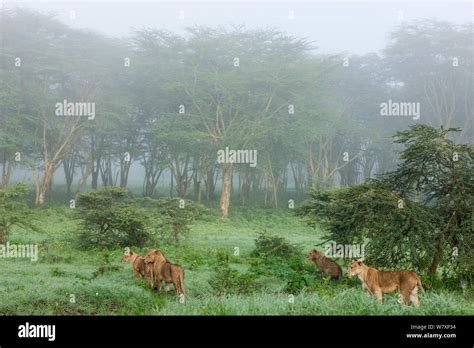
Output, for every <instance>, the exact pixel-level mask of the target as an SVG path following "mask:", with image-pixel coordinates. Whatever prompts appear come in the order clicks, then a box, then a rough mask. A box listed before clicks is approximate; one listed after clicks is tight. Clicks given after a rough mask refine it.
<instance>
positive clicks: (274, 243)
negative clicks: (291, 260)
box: [251, 232, 301, 258]
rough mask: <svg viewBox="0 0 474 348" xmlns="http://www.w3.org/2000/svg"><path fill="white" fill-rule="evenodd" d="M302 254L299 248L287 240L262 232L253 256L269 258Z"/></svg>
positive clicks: (256, 241)
mask: <svg viewBox="0 0 474 348" xmlns="http://www.w3.org/2000/svg"><path fill="white" fill-rule="evenodd" d="M300 254H301V252H300V251H299V250H298V248H297V247H296V246H295V245H293V244H291V243H290V242H288V241H287V240H286V239H285V238H283V237H278V236H273V235H270V234H268V233H267V232H262V233H260V234H259V235H258V237H257V239H256V240H255V249H254V250H253V252H252V254H251V255H252V256H258V257H263V258H267V257H269V256H278V257H291V256H295V255H300Z"/></svg>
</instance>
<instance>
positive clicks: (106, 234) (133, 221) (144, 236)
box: [76, 187, 153, 248]
mask: <svg viewBox="0 0 474 348" xmlns="http://www.w3.org/2000/svg"><path fill="white" fill-rule="evenodd" d="M76 214H77V216H78V218H80V219H81V220H82V222H81V225H80V226H81V227H80V231H79V236H78V238H79V244H80V246H81V247H84V248H91V247H98V248H113V247H126V246H138V247H142V246H143V245H145V243H146V242H147V241H148V240H150V239H151V238H152V236H153V235H152V233H151V232H152V231H151V230H150V229H149V228H148V227H147V222H148V215H147V213H146V211H145V209H143V208H140V207H139V206H138V204H137V200H136V199H134V198H132V197H130V196H129V195H128V192H127V191H126V190H125V189H122V188H117V187H112V188H110V187H109V188H104V189H102V190H99V191H93V192H89V193H81V194H79V195H78V196H77V205H76Z"/></svg>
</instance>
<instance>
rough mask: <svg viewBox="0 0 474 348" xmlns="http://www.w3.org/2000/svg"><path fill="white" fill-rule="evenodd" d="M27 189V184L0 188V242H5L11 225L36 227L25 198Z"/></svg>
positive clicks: (23, 227)
mask: <svg viewBox="0 0 474 348" xmlns="http://www.w3.org/2000/svg"><path fill="white" fill-rule="evenodd" d="M28 191H29V190H28V186H26V185H25V184H15V185H14V186H12V187H10V188H7V189H0V243H4V242H6V240H7V237H8V234H9V232H10V229H11V228H12V227H13V226H18V227H20V228H22V229H26V228H31V229H36V227H35V226H34V224H33V222H32V220H33V219H34V214H33V211H32V210H31V208H30V207H29V206H28V204H27V203H26V200H25V195H26V194H27V193H28Z"/></svg>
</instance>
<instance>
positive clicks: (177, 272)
mask: <svg viewBox="0 0 474 348" xmlns="http://www.w3.org/2000/svg"><path fill="white" fill-rule="evenodd" d="M145 263H147V264H150V265H153V274H154V276H155V281H156V287H155V288H156V289H157V290H158V291H161V286H162V283H163V280H164V281H165V283H166V287H165V291H169V289H170V283H173V285H174V288H175V290H176V292H177V294H178V295H179V296H183V297H184V296H185V292H184V269H183V267H181V266H180V265H177V264H173V263H171V262H169V261H168V259H167V258H166V257H165V256H164V255H163V253H162V252H161V251H159V250H150V251H149V252H148V253H147V254H146V256H145Z"/></svg>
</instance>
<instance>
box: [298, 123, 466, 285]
mask: <svg viewBox="0 0 474 348" xmlns="http://www.w3.org/2000/svg"><path fill="white" fill-rule="evenodd" d="M451 131H456V130H454V129H449V130H444V129H443V128H442V127H441V128H440V129H435V128H432V127H430V126H426V125H414V126H412V127H411V128H410V130H408V131H405V132H398V133H397V134H396V136H395V138H396V142H397V143H400V144H404V145H405V146H406V147H405V149H404V150H403V151H402V152H401V156H400V158H401V159H402V160H403V162H402V163H400V164H399V165H398V168H397V169H396V170H395V171H393V172H389V173H386V174H385V175H383V176H381V177H380V178H379V179H376V180H370V181H368V182H366V183H364V184H361V185H356V186H353V187H351V188H347V189H340V190H335V191H326V192H321V191H312V192H311V198H312V199H311V200H310V201H307V202H306V203H305V204H303V205H302V206H300V207H299V208H298V209H297V210H296V214H297V215H299V216H304V217H306V219H307V221H308V222H309V223H310V224H312V225H313V226H314V224H315V223H323V224H324V225H325V226H326V227H327V228H328V230H329V234H328V235H327V237H328V238H329V239H332V240H334V241H336V242H337V243H341V244H345V243H367V248H366V255H367V262H369V263H372V264H374V265H376V266H381V267H411V266H414V267H415V268H417V269H419V270H423V271H428V272H429V273H431V274H435V273H436V270H437V267H438V265H441V264H442V265H443V266H445V267H444V269H445V270H446V269H450V271H452V272H454V273H455V274H458V275H463V276H464V277H472V270H473V264H472V263H473V261H472V257H470V256H469V252H470V251H469V250H472V247H473V238H472V227H471V223H472V220H471V219H472V216H471V214H472V203H473V202H472V197H473V196H472V193H473V186H472V185H473V184H472V180H471V178H472V176H473V174H474V173H473V168H472V158H473V150H472V147H470V146H467V145H459V144H455V143H454V142H453V141H451V140H449V139H448V138H447V133H448V132H451ZM454 251H455V253H453V252H454Z"/></svg>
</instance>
